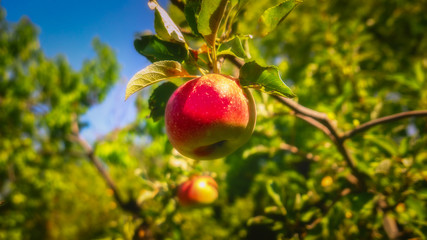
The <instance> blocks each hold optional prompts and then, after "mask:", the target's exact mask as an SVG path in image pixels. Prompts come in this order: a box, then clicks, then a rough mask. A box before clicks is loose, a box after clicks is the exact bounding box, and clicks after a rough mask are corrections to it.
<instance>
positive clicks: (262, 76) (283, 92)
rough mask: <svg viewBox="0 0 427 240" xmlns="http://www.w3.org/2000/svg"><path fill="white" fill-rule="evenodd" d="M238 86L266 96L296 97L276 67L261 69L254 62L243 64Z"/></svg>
mask: <svg viewBox="0 0 427 240" xmlns="http://www.w3.org/2000/svg"><path fill="white" fill-rule="evenodd" d="M239 79H240V84H241V85H242V86H243V87H250V88H255V89H259V90H261V91H263V92H266V93H268V94H273V95H277V96H282V97H288V98H293V97H295V96H296V95H295V94H294V93H293V92H292V90H291V89H290V88H289V87H288V86H287V85H286V84H285V83H284V82H283V80H282V79H281V78H280V75H279V69H278V68H277V67H276V66H267V67H263V66H261V65H259V64H258V63H256V62H255V61H252V62H248V63H245V65H243V67H242V68H241V69H240V76H239Z"/></svg>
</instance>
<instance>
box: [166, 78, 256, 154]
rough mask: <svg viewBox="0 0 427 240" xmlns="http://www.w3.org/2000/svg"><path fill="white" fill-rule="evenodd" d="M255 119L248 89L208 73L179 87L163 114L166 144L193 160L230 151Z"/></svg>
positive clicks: (247, 133)
mask: <svg viewBox="0 0 427 240" xmlns="http://www.w3.org/2000/svg"><path fill="white" fill-rule="evenodd" d="M255 120H256V109H255V103H254V100H253V97H252V95H251V93H250V92H249V90H247V89H242V88H241V87H240V85H239V83H238V82H237V81H236V80H234V79H233V78H231V77H228V76H224V75H220V74H208V75H205V76H202V77H199V78H196V79H193V80H190V81H188V82H186V83H185V84H183V85H182V86H180V87H179V88H178V89H177V90H175V92H174V93H173V94H172V96H171V97H170V99H169V101H168V103H167V105H166V111H165V122H166V134H167V136H168V138H169V141H170V142H171V144H172V145H173V146H174V147H175V149H176V150H178V152H180V153H181V154H182V155H184V156H187V157H189V158H193V159H196V160H208V159H217V158H221V157H225V156H227V155H228V154H230V153H232V152H234V151H235V150H236V149H237V148H239V147H240V146H242V145H243V144H244V143H246V142H247V141H248V140H249V138H250V136H251V135H252V132H253V129H254V127H255Z"/></svg>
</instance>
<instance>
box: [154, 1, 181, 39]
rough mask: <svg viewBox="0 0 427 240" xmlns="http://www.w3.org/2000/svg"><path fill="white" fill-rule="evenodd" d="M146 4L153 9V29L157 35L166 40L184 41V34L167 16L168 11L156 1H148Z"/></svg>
mask: <svg viewBox="0 0 427 240" xmlns="http://www.w3.org/2000/svg"><path fill="white" fill-rule="evenodd" d="M148 6H149V7H150V9H151V10H154V11H155V13H154V29H155V30H156V33H157V35H158V36H159V37H160V38H161V39H163V40H166V41H176V42H180V43H185V39H184V36H183V35H182V33H181V30H179V28H178V26H177V25H176V24H175V23H174V22H173V20H172V19H171V18H170V17H169V15H168V13H167V12H166V11H165V10H164V9H163V8H162V7H161V6H160V5H159V4H158V3H157V2H156V1H153V0H151V1H149V2H148Z"/></svg>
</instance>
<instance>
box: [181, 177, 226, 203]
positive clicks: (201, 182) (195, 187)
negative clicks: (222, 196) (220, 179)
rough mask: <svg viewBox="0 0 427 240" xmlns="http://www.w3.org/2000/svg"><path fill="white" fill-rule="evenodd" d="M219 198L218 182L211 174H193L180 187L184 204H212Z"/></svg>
mask: <svg viewBox="0 0 427 240" xmlns="http://www.w3.org/2000/svg"><path fill="white" fill-rule="evenodd" d="M217 198H218V184H217V183H216V182H215V180H214V179H213V178H212V177H209V176H193V177H191V178H190V179H189V180H187V181H185V182H184V183H182V184H181V185H180V186H179V188H178V201H179V203H180V204H181V205H182V206H197V205H204V204H210V203H212V202H214V201H215V200H216V199H217Z"/></svg>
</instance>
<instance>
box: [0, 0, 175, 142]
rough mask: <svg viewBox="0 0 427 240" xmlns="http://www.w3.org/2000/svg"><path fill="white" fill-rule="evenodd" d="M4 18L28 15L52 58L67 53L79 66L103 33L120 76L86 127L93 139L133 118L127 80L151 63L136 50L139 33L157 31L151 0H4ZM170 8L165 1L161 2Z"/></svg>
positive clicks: (17, 18) (86, 118) (87, 135)
mask: <svg viewBox="0 0 427 240" xmlns="http://www.w3.org/2000/svg"><path fill="white" fill-rule="evenodd" d="M0 3H1V6H2V8H5V9H6V12H7V15H6V19H7V20H8V21H10V22H17V21H18V20H19V19H20V18H21V17H23V16H27V17H28V18H29V19H30V20H31V21H32V22H33V23H34V24H35V25H37V26H38V27H39V30H40V34H39V39H40V45H41V48H42V49H43V51H44V52H45V54H46V55H47V56H48V57H55V56H56V55H58V54H63V55H65V56H66V57H67V59H68V61H69V62H70V64H71V66H73V68H74V69H76V70H78V69H80V67H81V64H82V63H83V61H84V59H88V58H91V57H93V56H94V52H93V50H92V47H91V41H92V39H93V38H94V37H99V38H100V39H101V41H102V42H105V43H107V44H108V45H110V46H111V47H112V48H113V49H114V51H115V52H116V54H117V58H118V61H119V63H120V65H121V76H122V79H121V80H120V81H119V83H118V84H117V85H116V86H114V88H113V89H112V90H111V92H110V93H109V95H108V97H107V99H106V100H105V102H104V103H102V104H100V105H98V106H95V107H94V108H92V109H91V110H90V111H89V112H88V113H87V114H86V115H85V116H84V118H83V119H84V120H87V121H89V123H90V127H89V128H88V129H86V130H84V131H83V135H84V136H85V138H87V139H88V140H89V141H91V142H92V141H93V140H95V139H96V138H97V137H100V136H102V135H103V134H105V133H107V132H108V131H110V130H112V129H114V128H116V127H120V126H123V125H125V124H126V123H128V122H130V121H132V120H133V119H134V118H135V114H136V113H135V110H134V108H133V104H132V100H133V99H130V100H128V101H126V102H124V91H125V87H126V83H127V81H128V80H129V79H130V78H131V77H132V76H133V74H134V73H136V72H137V71H139V70H140V69H142V68H144V67H146V66H147V65H148V64H149V62H148V61H147V60H146V59H145V58H144V57H142V56H141V55H139V54H138V53H137V52H136V51H135V50H134V48H133V39H134V36H135V34H136V33H138V32H142V31H145V30H151V31H153V29H154V27H153V19H154V14H153V12H152V11H151V10H150V9H149V8H148V6H147V0H104V1H100V0H96V1H95V0H85V1H83V0H73V1H64V0H37V1H35V0H0ZM159 3H160V4H161V5H162V6H163V7H166V4H167V1H165V0H163V1H159Z"/></svg>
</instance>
